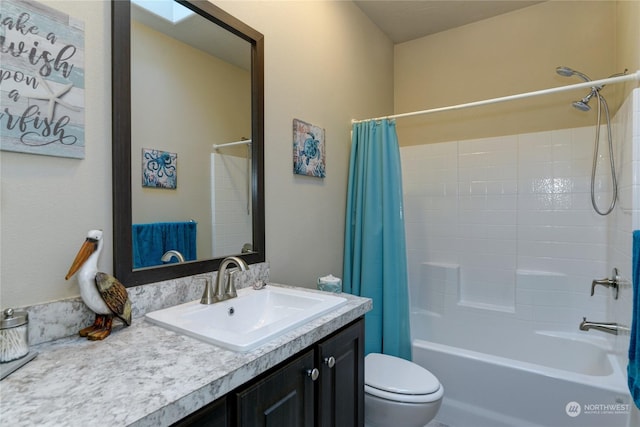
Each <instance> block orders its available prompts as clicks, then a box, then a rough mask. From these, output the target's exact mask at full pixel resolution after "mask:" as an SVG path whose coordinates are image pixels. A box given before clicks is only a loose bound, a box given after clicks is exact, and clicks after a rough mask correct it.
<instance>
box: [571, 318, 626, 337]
mask: <svg viewBox="0 0 640 427" xmlns="http://www.w3.org/2000/svg"><path fill="white" fill-rule="evenodd" d="M579 329H580V330H581V331H588V330H589V329H597V330H599V331H602V332H606V333H608V334H613V335H618V333H619V332H629V328H627V327H626V326H622V325H618V324H617V323H612V322H588V321H587V318H586V317H583V318H582V322H580V326H579Z"/></svg>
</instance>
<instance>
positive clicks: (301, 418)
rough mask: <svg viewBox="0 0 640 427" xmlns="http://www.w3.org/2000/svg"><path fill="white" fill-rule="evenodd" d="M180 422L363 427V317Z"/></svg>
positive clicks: (227, 426)
mask: <svg viewBox="0 0 640 427" xmlns="http://www.w3.org/2000/svg"><path fill="white" fill-rule="evenodd" d="M175 425H176V426H181V427H183V426H208V427H223V426H224V427H262V426H277V427H363V426H364V319H363V318H360V319H358V320H356V321H354V322H353V323H351V324H349V325H347V326H345V327H344V328H342V329H340V330H338V331H336V332H335V333H333V334H332V335H330V336H329V337H327V338H325V339H324V340H322V341H319V342H317V343H315V344H314V345H312V346H311V347H309V348H307V349H305V350H303V351H301V352H300V353H298V354H296V355H295V356H293V357H291V358H290V359H288V360H287V361H285V362H283V363H281V364H280V365H278V366H276V367H274V368H273V369H271V370H270V371H268V372H267V373H265V374H263V375H261V376H260V377H258V378H256V379H255V380H253V381H251V382H249V383H247V384H244V385H242V386H241V387H239V388H238V389H236V390H234V391H233V392H231V393H229V394H227V395H226V396H225V397H223V398H221V399H218V400H216V401H215V402H213V403H211V404H209V405H207V406H205V407H204V408H202V409H201V410H199V411H197V412H196V413H194V414H192V415H190V416H189V417H187V418H185V419H183V420H181V421H180V422H179V423H177V424H175Z"/></svg>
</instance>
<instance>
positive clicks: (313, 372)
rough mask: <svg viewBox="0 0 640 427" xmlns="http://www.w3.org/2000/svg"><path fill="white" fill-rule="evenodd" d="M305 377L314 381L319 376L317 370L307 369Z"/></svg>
mask: <svg viewBox="0 0 640 427" xmlns="http://www.w3.org/2000/svg"><path fill="white" fill-rule="evenodd" d="M307 376H308V377H309V378H311V381H315V380H317V379H318V377H319V376H320V371H318V368H313V369H307Z"/></svg>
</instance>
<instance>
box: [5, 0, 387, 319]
mask: <svg viewBox="0 0 640 427" xmlns="http://www.w3.org/2000/svg"><path fill="white" fill-rule="evenodd" d="M43 3H46V4H49V5H51V6H52V7H54V8H56V9H58V10H61V11H63V12H65V13H68V14H70V15H72V16H74V17H76V18H78V19H81V20H83V21H84V23H85V44H86V46H87V49H86V58H85V67H86V78H85V84H86V101H85V105H86V116H85V118H86V141H87V144H86V145H87V147H86V158H85V159H84V160H72V159H60V158H54V157H45V156H34V155H26V154H16V153H9V152H0V156H1V157H2V158H1V171H0V173H1V178H2V179H1V216H0V240H1V254H0V274H1V276H0V280H1V282H0V306H1V307H2V308H5V307H8V306H22V305H29V304H35V303H39V302H46V301H51V300H55V299H60V298H65V297H69V296H75V295H78V294H79V292H78V289H77V284H76V281H75V279H72V280H70V281H68V282H66V281H65V280H64V275H65V274H66V272H67V270H68V268H69V265H70V264H71V261H73V257H74V256H75V254H76V251H77V249H78V248H79V246H80V244H81V243H82V242H83V241H84V238H85V236H86V232H87V230H89V229H91V228H103V229H104V231H105V236H106V242H105V243H106V246H105V249H104V253H103V255H102V257H101V260H100V268H101V270H104V271H107V272H112V271H113V262H112V255H111V254H112V251H113V249H112V238H111V235H112V232H113V227H112V221H111V209H112V204H111V80H110V66H111V62H110V58H111V50H110V8H109V3H108V2H95V1H92V2H88V1H87V2H77V1H44V2H43ZM216 4H219V5H220V6H221V7H222V8H224V9H226V10H227V11H229V12H230V13H232V14H234V15H236V16H237V17H238V18H239V19H241V20H243V21H245V22H246V23H247V24H248V25H250V26H252V27H254V28H255V29H256V30H258V31H260V32H262V33H263V34H264V35H265V114H266V122H265V128H266V135H265V145H266V147H265V151H266V154H265V162H266V200H267V203H266V204H267V206H266V221H267V230H266V231H267V236H266V239H267V259H268V261H269V262H270V263H271V271H272V280H274V281H279V282H284V283H291V284H298V285H306V286H314V283H315V278H316V277H317V276H318V275H324V274H327V273H330V272H333V273H334V274H341V272H342V240H343V232H344V209H345V197H346V178H347V169H348V156H349V141H350V136H349V130H350V127H351V125H350V119H351V118H352V117H368V116H373V115H380V114H387V113H389V112H390V111H391V109H392V105H393V86H392V84H393V79H392V68H393V46H392V44H391V42H390V41H389V40H388V39H387V38H386V37H385V36H384V35H383V34H382V33H381V32H380V30H378V29H377V28H376V27H375V26H374V25H373V24H372V23H371V22H370V21H369V20H368V19H367V18H366V17H365V16H364V15H363V14H362V12H361V11H360V9H358V8H357V7H356V6H355V5H354V4H352V3H350V2H324V1H322V2H270V1H266V2H262V1H258V2H220V3H218V2H216ZM294 118H299V119H301V120H305V121H307V122H310V123H313V124H316V125H318V126H322V127H323V128H324V129H325V132H326V141H327V177H326V178H325V179H314V178H308V177H302V176H294V175H293V173H292V147H293V146H292V120H293V119H294Z"/></svg>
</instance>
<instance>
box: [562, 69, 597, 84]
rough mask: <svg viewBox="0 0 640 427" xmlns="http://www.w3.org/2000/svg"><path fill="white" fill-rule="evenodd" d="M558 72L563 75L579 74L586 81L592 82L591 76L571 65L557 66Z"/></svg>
mask: <svg viewBox="0 0 640 427" xmlns="http://www.w3.org/2000/svg"><path fill="white" fill-rule="evenodd" d="M556 73H558V74H559V75H561V76H563V77H571V76H578V77H580V78H581V79H582V80H584V81H585V82H590V81H591V79H590V78H589V76H587V75H586V74H584V73H581V72H580V71H576V70H574V69H573V68H569V67H565V66H562V67H556Z"/></svg>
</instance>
